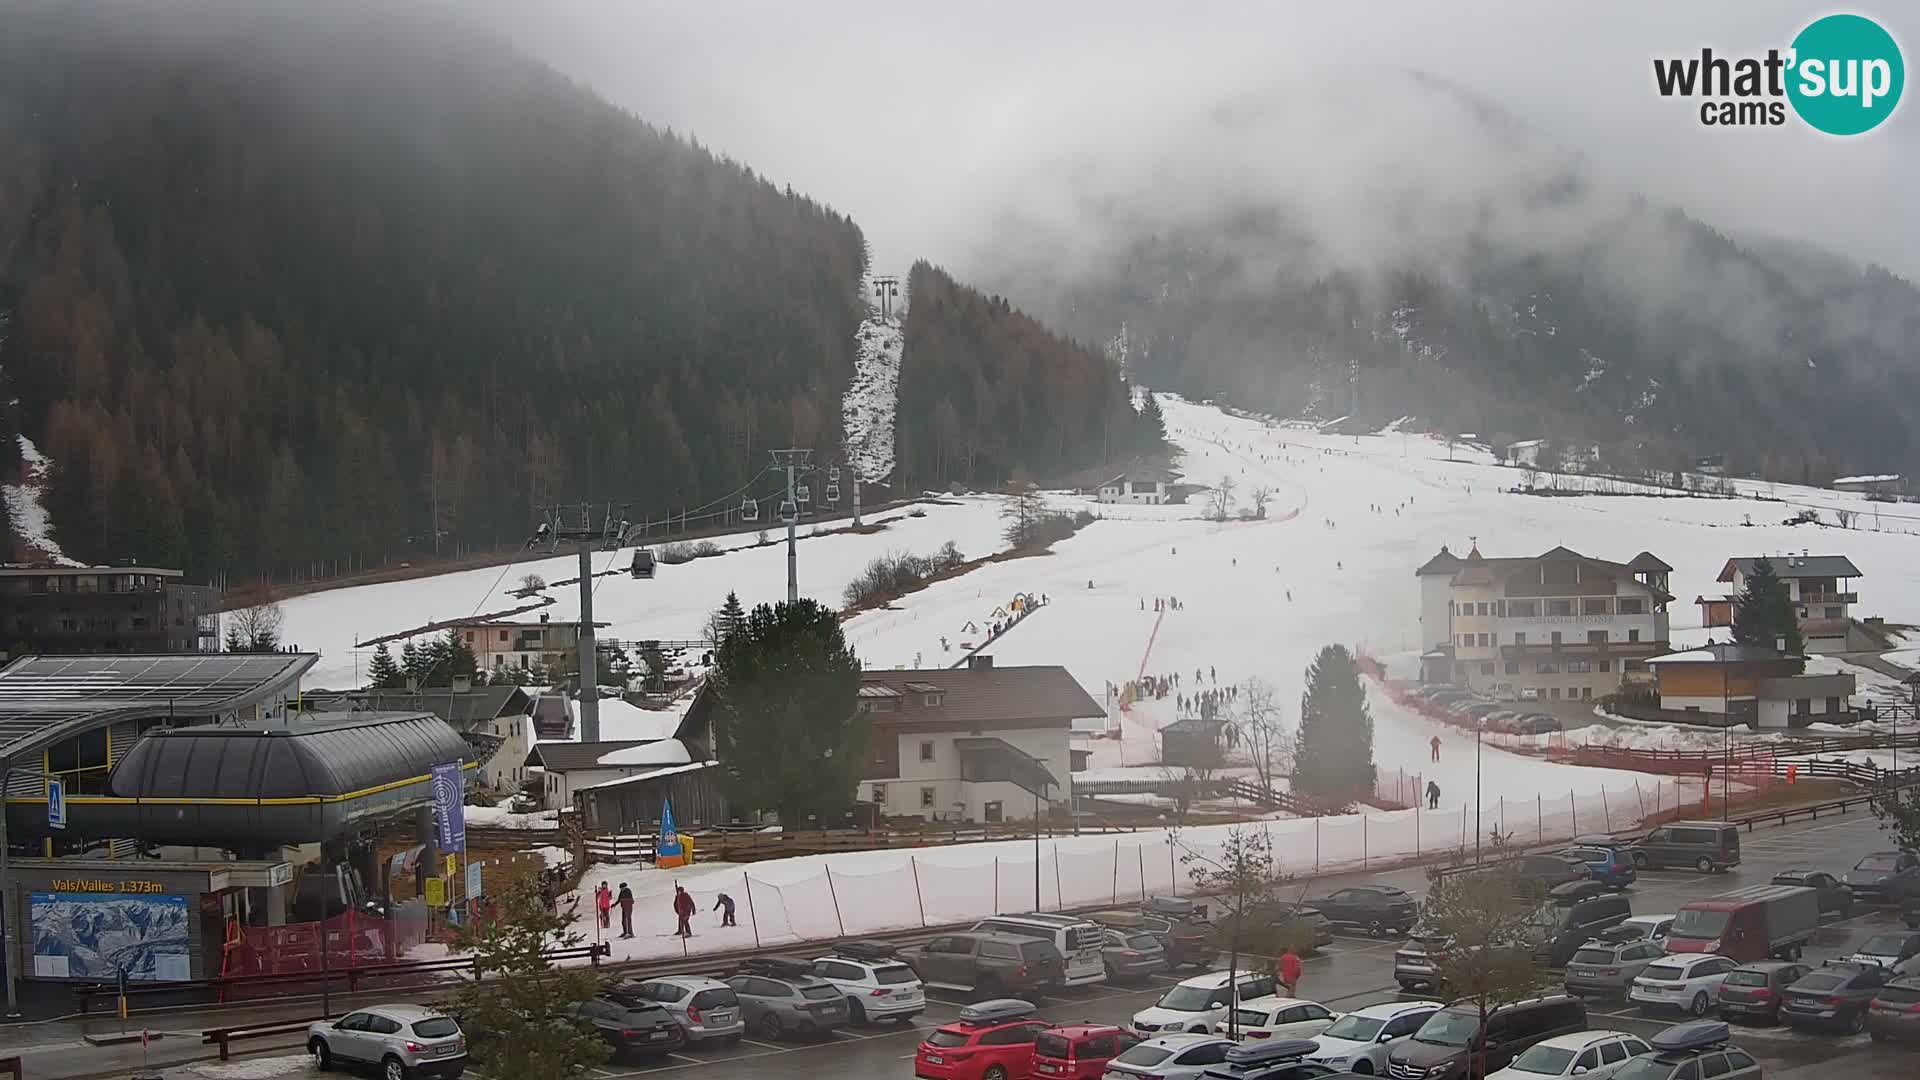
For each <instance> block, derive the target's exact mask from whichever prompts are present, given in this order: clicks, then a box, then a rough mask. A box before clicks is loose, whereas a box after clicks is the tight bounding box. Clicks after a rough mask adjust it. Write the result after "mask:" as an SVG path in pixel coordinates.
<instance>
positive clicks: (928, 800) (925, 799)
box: [920, 787, 934, 810]
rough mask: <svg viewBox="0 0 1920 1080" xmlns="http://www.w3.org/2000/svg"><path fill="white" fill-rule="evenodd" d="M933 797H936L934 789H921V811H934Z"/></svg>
mask: <svg viewBox="0 0 1920 1080" xmlns="http://www.w3.org/2000/svg"><path fill="white" fill-rule="evenodd" d="M933 796H934V790H933V789H932V788H930V787H923V788H921V789H920V809H922V810H931V809H933Z"/></svg>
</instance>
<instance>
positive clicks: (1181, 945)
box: [1087, 911, 1219, 969]
mask: <svg viewBox="0 0 1920 1080" xmlns="http://www.w3.org/2000/svg"><path fill="white" fill-rule="evenodd" d="M1087 921H1088V922H1092V923H1098V924H1100V925H1101V926H1104V927H1106V928H1107V929H1109V930H1118V931H1121V932H1122V933H1147V934H1152V935H1153V936H1154V937H1155V938H1157V939H1158V940H1159V942H1160V951H1161V953H1162V955H1164V956H1165V957H1166V961H1167V967H1168V968H1170V969H1173V968H1183V967H1187V966H1189V965H1192V966H1198V967H1206V966H1208V965H1210V964H1212V963H1213V959H1214V957H1215V956H1216V955H1217V954H1218V953H1219V950H1218V949H1216V948H1215V947H1214V944H1213V927H1211V926H1209V925H1208V924H1206V923H1205V922H1202V921H1201V920H1199V919H1197V918H1194V917H1192V916H1185V917H1182V916H1175V915H1161V914H1156V913H1153V912H1146V911H1096V912H1094V913H1093V914H1091V915H1088V916H1087Z"/></svg>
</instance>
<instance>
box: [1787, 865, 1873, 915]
mask: <svg viewBox="0 0 1920 1080" xmlns="http://www.w3.org/2000/svg"><path fill="white" fill-rule="evenodd" d="M1773 884H1775V885H1798V886H1800V887H1801V888H1803V889H1812V890H1813V891H1814V892H1816V893H1818V894H1820V914H1821V915H1823V916H1825V915H1832V916H1833V917H1835V918H1837V919H1844V918H1846V917H1847V916H1849V915H1852V914H1853V890H1852V889H1849V888H1847V887H1846V886H1845V885H1843V884H1841V882H1840V879H1839V878H1837V877H1834V876H1833V875H1832V874H1829V873H1827V872H1826V871H1824V870H1782V871H1780V872H1779V873H1777V874H1775V875H1773Z"/></svg>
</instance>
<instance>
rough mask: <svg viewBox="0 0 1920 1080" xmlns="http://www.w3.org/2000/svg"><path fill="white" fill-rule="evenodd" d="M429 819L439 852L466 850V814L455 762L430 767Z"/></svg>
mask: <svg viewBox="0 0 1920 1080" xmlns="http://www.w3.org/2000/svg"><path fill="white" fill-rule="evenodd" d="M433 820H434V827H435V828H436V829H437V830H438V831H439V837H438V839H439V841H440V851H441V853H442V854H446V853H448V852H454V851H465V850H467V813H466V809H465V805H464V803H463V801H462V798H461V785H460V763H459V762H457V761H449V762H446V763H444V764H441V765H435V766H434V767H433Z"/></svg>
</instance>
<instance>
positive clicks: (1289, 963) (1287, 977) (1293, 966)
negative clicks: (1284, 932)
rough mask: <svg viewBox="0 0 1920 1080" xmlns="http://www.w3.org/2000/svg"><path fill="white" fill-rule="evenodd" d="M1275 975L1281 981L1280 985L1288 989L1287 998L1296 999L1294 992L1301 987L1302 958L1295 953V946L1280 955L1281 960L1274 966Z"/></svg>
mask: <svg viewBox="0 0 1920 1080" xmlns="http://www.w3.org/2000/svg"><path fill="white" fill-rule="evenodd" d="M1273 974H1274V976H1275V977H1276V978H1278V979H1279V980H1280V985H1281V986H1284V987H1286V988H1287V996H1288V997H1294V996H1295V993H1294V991H1295V989H1296V988H1297V987H1299V985H1300V956H1299V954H1298V953H1296V952H1294V951H1293V946H1291V945H1289V946H1287V951H1286V952H1283V953H1281V954H1280V959H1279V960H1278V961H1277V962H1275V964H1274V965H1273Z"/></svg>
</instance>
